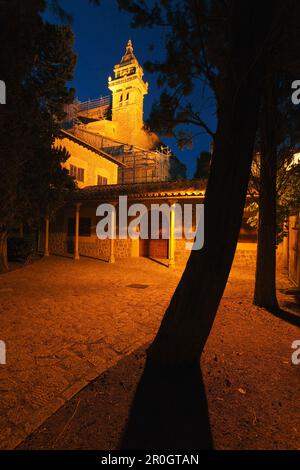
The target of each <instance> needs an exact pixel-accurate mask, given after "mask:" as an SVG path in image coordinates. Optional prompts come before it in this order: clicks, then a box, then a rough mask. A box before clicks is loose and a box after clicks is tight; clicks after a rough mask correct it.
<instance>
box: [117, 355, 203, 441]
mask: <svg viewBox="0 0 300 470" xmlns="http://www.w3.org/2000/svg"><path fill="white" fill-rule="evenodd" d="M120 448H121V449H189V450H190V449H210V448H212V437H211V431H210V425H209V418H208V408H207V400H206V395H205V389H204V384H203V379H202V373H201V370H200V367H199V365H198V364H197V363H196V364H193V365H189V366H188V367H187V366H185V367H182V368H180V369H178V368H173V369H172V368H171V369H170V368H159V367H157V366H151V365H149V364H147V362H146V366H145V369H144V371H143V374H142V377H141V380H140V382H139V384H138V387H137V391H136V394H135V397H134V401H133V404H132V407H131V411H130V416H129V420H128V424H127V427H126V429H125V432H124V435H123V438H122V440H121V443H120Z"/></svg>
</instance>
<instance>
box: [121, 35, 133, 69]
mask: <svg viewBox="0 0 300 470" xmlns="http://www.w3.org/2000/svg"><path fill="white" fill-rule="evenodd" d="M133 60H136V57H135V55H134V53H133V46H132V41H131V39H128V42H127V46H126V49H125V54H124V55H123V57H122V59H121V64H124V63H126V62H131V61H133Z"/></svg>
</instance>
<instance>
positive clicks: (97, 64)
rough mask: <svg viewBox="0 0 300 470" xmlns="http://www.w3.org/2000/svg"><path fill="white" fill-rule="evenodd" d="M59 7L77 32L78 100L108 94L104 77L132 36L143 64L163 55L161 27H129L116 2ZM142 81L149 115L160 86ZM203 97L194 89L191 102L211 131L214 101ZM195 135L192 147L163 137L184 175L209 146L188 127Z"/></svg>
mask: <svg viewBox="0 0 300 470" xmlns="http://www.w3.org/2000/svg"><path fill="white" fill-rule="evenodd" d="M61 5H62V7H63V8H64V9H65V10H66V11H67V12H68V13H70V14H71V15H72V17H73V24H72V28H73V31H74V33H75V52H76V54H77V65H76V69H75V75H74V80H73V82H72V86H73V87H74V88H75V89H76V96H77V97H78V98H79V99H80V100H81V101H85V100H87V99H94V98H98V97H99V96H106V95H109V94H110V92H109V90H108V88H107V79H108V76H109V75H113V67H114V65H115V64H117V63H118V62H119V61H120V59H121V57H122V55H123V54H124V51H125V46H126V43H127V41H128V39H129V38H130V39H131V40H132V42H133V48H134V53H135V55H136V57H137V59H138V61H139V62H140V64H141V65H143V63H144V62H145V61H147V60H155V59H157V58H159V59H161V58H162V57H163V54H164V50H163V48H162V46H161V45H162V44H163V42H162V41H163V37H164V36H163V35H164V31H163V30H160V29H133V28H131V26H130V21H131V16H130V15H129V14H127V13H126V12H124V11H120V10H119V9H118V6H117V3H116V1H115V0H103V2H102V5H100V6H99V7H94V6H92V5H90V4H89V2H88V0H61ZM46 18H47V19H48V20H49V21H51V22H57V21H58V19H57V18H55V17H53V15H52V14H51V13H47V15H46ZM144 80H145V81H148V82H149V93H148V95H146V96H145V101H144V116H145V118H147V117H148V114H149V112H150V109H151V106H152V103H153V102H154V101H155V100H156V99H158V97H159V94H160V90H158V88H157V84H156V77H155V75H153V74H149V73H147V72H146V73H145V75H144ZM205 95H206V96H205V99H204V100H203V98H202V99H201V100H200V98H199V96H200V93H199V91H198V92H196V91H195V92H194V94H193V96H192V100H193V101H195V102H197V101H196V100H198V101H199V103H200V101H201V105H200V106H199V109H200V110H201V116H202V117H203V118H205V119H206V121H207V122H208V123H209V125H210V126H211V128H213V129H214V126H215V118H214V105H213V100H211V99H209V93H208V92H206V94H205ZM191 130H192V131H193V132H194V133H195V134H196V133H197V134H198V135H197V137H196V138H195V139H194V142H193V146H192V148H188V149H187V148H185V149H184V150H180V149H178V147H177V145H176V142H175V140H174V139H166V138H164V137H162V140H163V141H164V142H165V143H166V144H167V145H169V146H170V148H171V149H172V151H173V152H174V153H175V154H176V155H177V157H178V158H179V159H180V160H181V161H183V162H184V163H185V164H186V165H187V169H188V177H192V176H193V173H194V171H195V162H196V158H197V156H198V155H199V153H200V151H201V150H208V149H209V143H210V141H211V138H210V137H209V136H207V134H205V133H203V132H202V131H200V129H198V128H195V127H194V128H193V129H192V128H191Z"/></svg>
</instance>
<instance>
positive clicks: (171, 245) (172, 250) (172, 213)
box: [168, 202, 176, 268]
mask: <svg viewBox="0 0 300 470" xmlns="http://www.w3.org/2000/svg"><path fill="white" fill-rule="evenodd" d="M170 204H171V205H170V233H169V247H168V248H169V250H168V260H169V263H168V266H169V268H173V267H174V266H175V239H174V232H175V206H176V202H171V203H170Z"/></svg>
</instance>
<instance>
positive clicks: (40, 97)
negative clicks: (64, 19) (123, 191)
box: [0, 0, 75, 230]
mask: <svg viewBox="0 0 300 470" xmlns="http://www.w3.org/2000/svg"><path fill="white" fill-rule="evenodd" d="M45 8H46V3H45V2H44V1H41V0H40V1H34V0H28V1H27V2H23V1H22V0H10V1H1V2H0V21H1V25H0V26H1V27H0V39H1V44H5V47H2V48H1V53H0V63H1V79H3V80H4V81H5V83H6V88H7V104H6V105H4V106H2V109H1V111H2V113H1V117H0V120H1V122H0V133H1V144H0V145H1V153H0V164H1V167H2V168H3V169H5V171H3V176H2V178H1V180H0V197H1V201H2V204H1V207H0V224H1V227H2V229H5V230H9V228H10V227H12V226H14V225H15V224H17V223H21V222H26V223H31V222H33V221H37V220H38V218H39V217H40V216H43V215H45V213H46V212H47V211H49V210H50V211H51V210H54V209H55V207H56V205H57V203H58V202H59V201H60V200H61V198H62V194H63V193H64V190H65V188H69V187H71V185H72V183H71V180H70V178H69V177H68V175H67V172H66V170H63V169H62V168H61V163H62V162H64V161H65V160H66V158H67V157H68V155H67V153H66V151H65V150H64V149H55V148H54V147H53V144H54V140H55V138H56V136H57V135H58V131H59V128H60V122H61V120H62V119H63V117H64V105H65V104H66V103H69V102H71V101H72V99H73V95H74V92H73V90H72V89H69V88H68V87H67V86H66V83H67V82H68V81H69V80H71V79H72V76H73V69H74V65H75V55H74V53H73V33H72V31H71V29H70V27H69V26H65V25H64V26H58V25H54V24H49V23H47V22H45V21H43V19H42V14H43V12H44V11H45ZM12 51H13V53H12Z"/></svg>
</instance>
